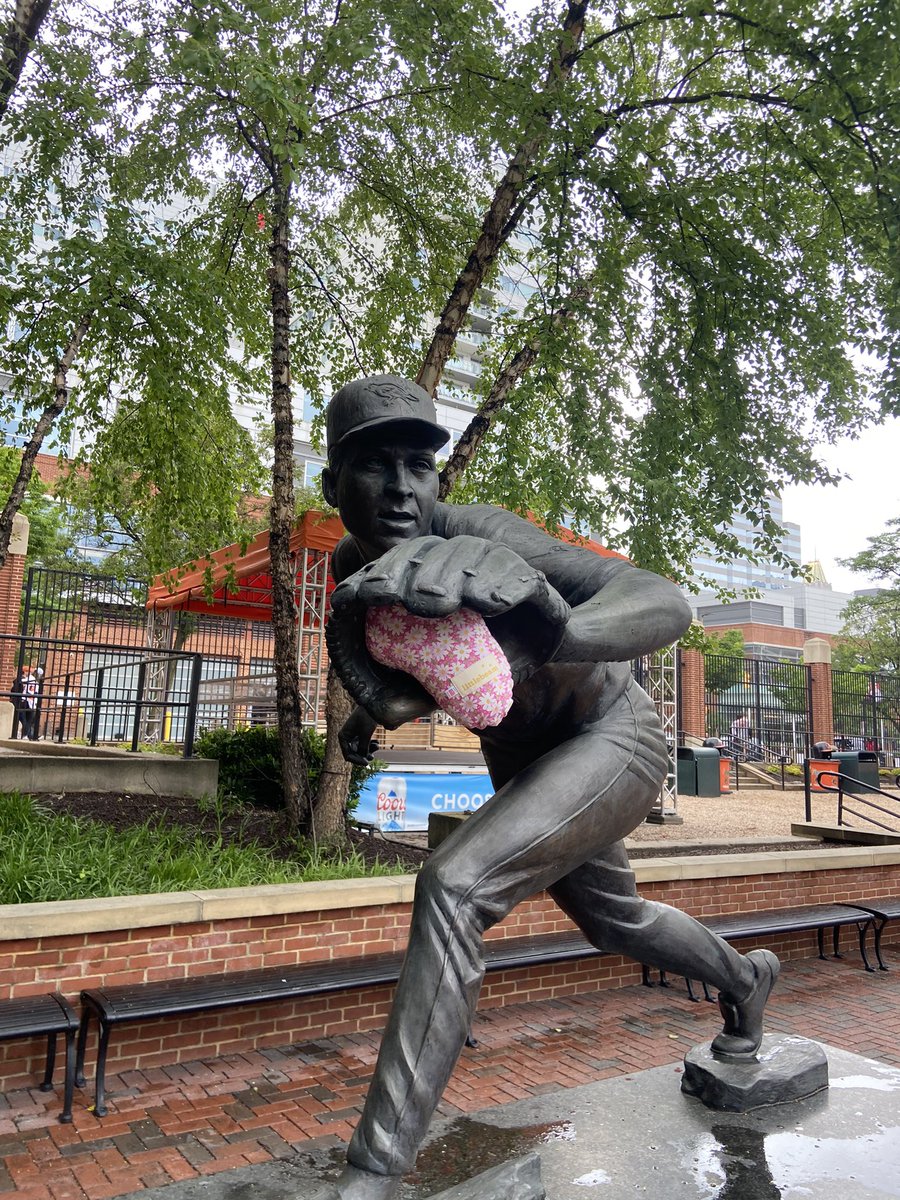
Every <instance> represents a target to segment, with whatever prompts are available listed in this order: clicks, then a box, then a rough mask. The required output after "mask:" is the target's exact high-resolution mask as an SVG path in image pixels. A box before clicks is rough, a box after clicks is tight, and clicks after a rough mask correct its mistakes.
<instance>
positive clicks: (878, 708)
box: [831, 671, 900, 767]
mask: <svg viewBox="0 0 900 1200" xmlns="http://www.w3.org/2000/svg"><path fill="white" fill-rule="evenodd" d="M831 703H832V710H833V713H834V735H835V745H837V747H838V748H839V749H841V750H871V751H874V752H875V753H877V754H878V756H879V761H880V762H881V764H882V766H887V767H898V766H900V675H880V674H875V673H872V672H868V671H833V672H832V676H831Z"/></svg>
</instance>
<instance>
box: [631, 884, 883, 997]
mask: <svg viewBox="0 0 900 1200" xmlns="http://www.w3.org/2000/svg"><path fill="white" fill-rule="evenodd" d="M898 912H900V908H898ZM697 919H698V920H699V921H700V923H701V924H702V925H705V926H706V928H707V929H711V930H712V932H713V933H717V934H718V935H719V937H721V938H724V939H725V941H727V942H733V941H739V940H740V939H741V938H748V937H772V936H774V935H775V934H779V933H802V932H805V931H806V930H809V929H815V931H816V937H817V940H818V944H819V958H822V959H824V958H825V930H826V929H828V928H830V929H831V936H832V953H833V955H834V957H835V958H840V952H839V944H840V931H841V928H842V927H843V926H845V925H855V926H856V928H857V933H858V937H859V952H860V955H861V957H862V960H863V965H864V966H865V969H866V970H867V971H874V970H875V968H874V967H873V966H872V965H871V963H870V962H869V957H868V954H867V953H866V937H867V935H868V930H869V927H870V926H871V925H873V924H874V918H873V914H872V912H871V911H870V910H868V909H867V908H866V907H865V905H863V904H856V905H853V904H801V905H797V906H796V907H794V908H776V909H768V910H763V911H758V912H743V913H723V914H721V915H719V916H714V917H698V918H697ZM643 982H644V983H645V984H646V985H647V986H648V987H650V986H652V983H651V980H650V969H649V968H648V967H646V966H645V967H644V968H643ZM659 982H660V986H662V987H668V986H669V985H668V982H667V980H666V976H665V972H663V971H661V972H660V979H659ZM685 983H686V984H687V990H688V996H689V997H690V999H691V1000H697V999H699V997H698V996H696V995H695V994H694V988H693V984H692V982H691V980H690V979H686V980H685ZM703 994H704V996H705V998H706V999H707V1000H711V999H712V997H711V996H710V994H709V988H708V987H707V986H706V984H704V985H703Z"/></svg>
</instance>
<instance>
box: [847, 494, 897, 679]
mask: <svg viewBox="0 0 900 1200" xmlns="http://www.w3.org/2000/svg"><path fill="white" fill-rule="evenodd" d="M868 543H869V544H868V548H867V549H866V550H861V551H860V552H859V553H858V554H854V555H852V556H851V557H850V558H844V559H841V560H840V561H841V565H842V566H845V567H849V568H850V570H851V571H858V572H859V573H860V574H865V575H868V576H870V577H871V578H873V579H879V580H883V581H885V582H886V583H887V584H888V586H887V587H885V588H880V589H878V590H877V591H873V592H870V593H868V594H864V595H857V596H854V597H853V598H852V599H851V600H850V602H849V603H848V605H847V607H846V608H845V609H844V613H843V616H844V627H843V629H842V631H841V633H842V638H843V639H844V640H843V643H842V645H841V646H840V647H839V648H838V650H837V651H836V653H835V664H834V665H835V666H836V667H837V669H838V670H846V671H856V670H858V671H870V672H872V671H893V672H898V673H900V517H894V518H893V519H892V520H890V521H888V522H887V525H886V528H885V530H884V531H883V532H882V533H878V534H875V536H874V537H870V538H869V539H868Z"/></svg>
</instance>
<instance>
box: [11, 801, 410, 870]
mask: <svg viewBox="0 0 900 1200" xmlns="http://www.w3.org/2000/svg"><path fill="white" fill-rule="evenodd" d="M34 798H35V800H36V801H37V802H38V803H39V804H41V805H42V806H43V807H44V808H47V809H49V810H50V811H51V812H54V813H58V814H65V815H67V816H71V817H77V818H79V820H84V821H97V822H99V823H100V824H103V825H108V826H109V827H110V828H112V829H116V830H123V829H130V828H133V827H134V826H136V825H143V824H144V823H145V822H147V821H153V822H157V823H159V824H164V825H166V826H167V827H172V826H175V827H177V828H179V829H183V830H184V831H185V835H186V836H189V837H190V836H197V837H202V838H210V839H212V838H216V837H218V838H221V839H222V842H223V844H224V845H226V846H229V845H236V846H246V845H248V844H249V843H251V842H255V843H256V844H257V845H259V846H262V847H264V848H265V849H267V850H269V851H270V852H271V853H272V854H273V855H274V856H275V857H276V858H280V859H286V860H290V859H293V858H295V857H296V853H297V847H296V842H295V841H294V839H293V837H292V836H291V832H290V828H289V826H288V822H287V818H286V816H285V814H284V813H283V812H273V811H272V810H270V809H265V808H239V809H234V810H228V811H226V812H221V811H220V812H217V811H216V810H215V809H213V808H212V807H211V806H209V805H205V804H202V803H200V802H198V801H197V800H188V799H185V798H183V797H181V796H135V795H129V794H128V793H123V792H70V793H68V794H65V795H63V794H60V793H54V792H38V793H34ZM350 842H351V845H352V847H353V849H354V850H355V851H357V853H358V854H359V855H360V857H361V858H362V859H363V861H364V862H365V863H366V865H367V866H372V865H374V864H375V862H376V861H378V862H381V863H384V864H385V865H390V866H394V865H397V866H402V867H405V868H407V869H408V870H409V871H411V872H412V871H417V870H418V869H419V867H420V866H421V865H422V863H423V862H424V861H425V859H426V858H427V857H428V851H427V850H426V849H424V848H422V847H418V846H410V845H408V844H406V843H404V842H394V841H391V840H389V839H388V838H384V837H381V836H380V835H378V834H368V833H363V832H361V831H359V830H351V832H350Z"/></svg>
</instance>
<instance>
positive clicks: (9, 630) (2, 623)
mask: <svg viewBox="0 0 900 1200" xmlns="http://www.w3.org/2000/svg"><path fill="white" fill-rule="evenodd" d="M27 552H28V518H27V517H26V516H25V515H24V514H23V513H16V515H15V517H13V527H12V536H11V537H10V539H9V553H8V554H7V556H6V562H5V563H4V564H3V566H2V567H0V635H2V636H0V694H2V693H3V692H8V691H9V688H10V685H11V683H12V681H13V679H14V678H15V675H16V669H17V667H18V665H19V643H18V642H17V641H15V640H13V639H14V638H15V637H16V636H17V635H18V634H19V632H20V622H21V613H20V608H21V604H22V582H23V580H24V578H25V555H26V553H27Z"/></svg>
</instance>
